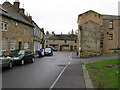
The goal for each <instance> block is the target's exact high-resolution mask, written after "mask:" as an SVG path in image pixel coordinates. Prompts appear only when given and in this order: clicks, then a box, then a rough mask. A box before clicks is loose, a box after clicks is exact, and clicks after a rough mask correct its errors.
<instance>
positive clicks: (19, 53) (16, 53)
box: [10, 50, 25, 56]
mask: <svg viewBox="0 0 120 90" xmlns="http://www.w3.org/2000/svg"><path fill="white" fill-rule="evenodd" d="M24 53H25V50H15V51H13V52H11V53H10V56H18V55H21V54H24Z"/></svg>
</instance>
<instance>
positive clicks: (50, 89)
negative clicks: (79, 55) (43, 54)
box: [49, 53, 72, 90]
mask: <svg viewBox="0 0 120 90" xmlns="http://www.w3.org/2000/svg"><path fill="white" fill-rule="evenodd" d="M71 57H72V53H71V54H70V56H69V58H68V59H69V60H70V58H71ZM71 61H72V59H71V60H70V61H69V63H68V64H67V65H66V66H65V67H64V68H63V70H62V72H61V73H60V74H59V76H58V77H57V78H56V80H55V81H54V83H53V84H52V85H51V87H50V88H49V90H52V89H53V87H54V86H55V84H56V83H57V81H58V80H59V78H60V77H61V75H62V74H63V72H64V71H65V69H66V68H67V67H68V65H70V63H71Z"/></svg>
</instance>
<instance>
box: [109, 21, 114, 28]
mask: <svg viewBox="0 0 120 90" xmlns="http://www.w3.org/2000/svg"><path fill="white" fill-rule="evenodd" d="M109 28H110V29H113V21H110V22H109Z"/></svg>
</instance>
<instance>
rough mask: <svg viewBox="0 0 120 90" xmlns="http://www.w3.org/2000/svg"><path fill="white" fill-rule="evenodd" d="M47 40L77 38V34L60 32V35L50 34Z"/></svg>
mask: <svg viewBox="0 0 120 90" xmlns="http://www.w3.org/2000/svg"><path fill="white" fill-rule="evenodd" d="M48 39H49V40H71V41H72V40H77V35H75V34H70V35H67V34H60V35H50V36H49V37H48Z"/></svg>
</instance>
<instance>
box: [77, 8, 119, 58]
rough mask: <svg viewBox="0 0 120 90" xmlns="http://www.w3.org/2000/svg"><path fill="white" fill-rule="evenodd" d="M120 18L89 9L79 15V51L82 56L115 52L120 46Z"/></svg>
mask: <svg viewBox="0 0 120 90" xmlns="http://www.w3.org/2000/svg"><path fill="white" fill-rule="evenodd" d="M119 22H120V18H119V17H118V16H114V15H102V14H99V13H97V12H95V11H92V10H89V11H87V12H85V13H83V14H80V15H79V16H78V47H79V49H78V52H79V54H80V56H83V57H84V56H85V57H89V56H94V55H99V54H102V53H109V52H113V51H114V50H112V51H111V50H110V49H115V48H119V46H118V24H119Z"/></svg>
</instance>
